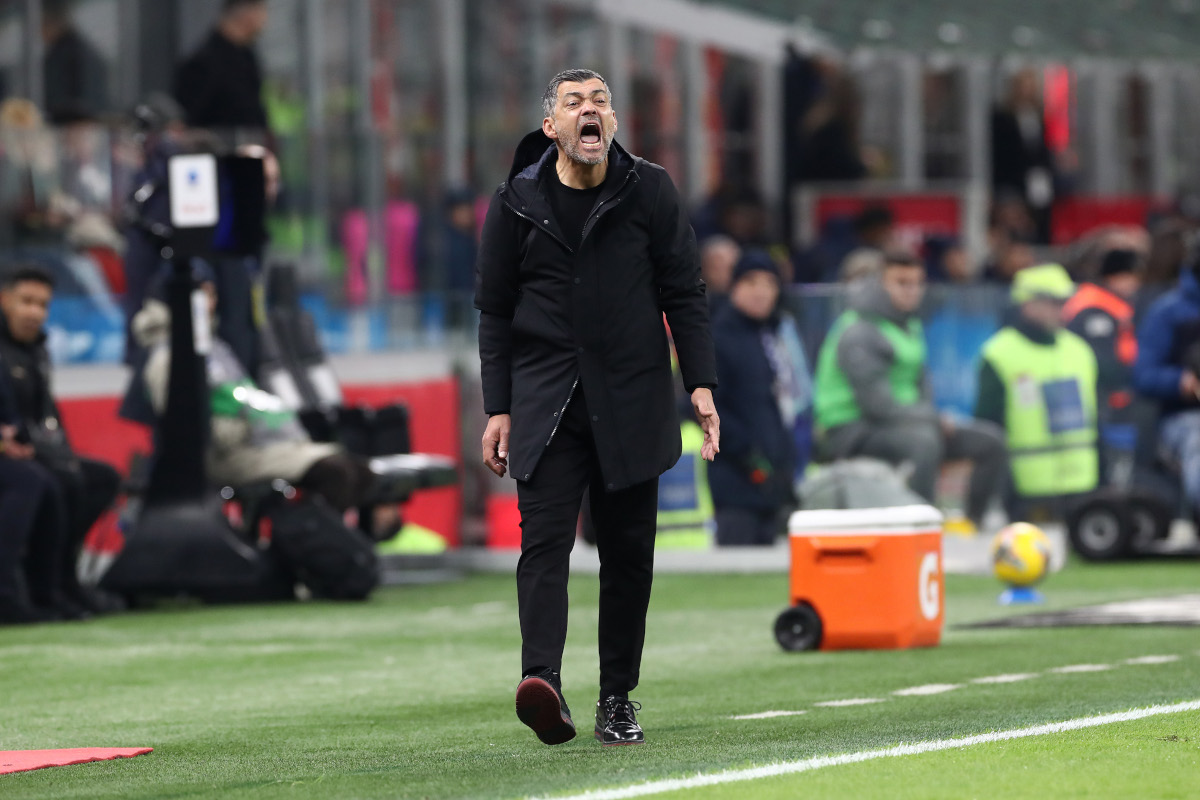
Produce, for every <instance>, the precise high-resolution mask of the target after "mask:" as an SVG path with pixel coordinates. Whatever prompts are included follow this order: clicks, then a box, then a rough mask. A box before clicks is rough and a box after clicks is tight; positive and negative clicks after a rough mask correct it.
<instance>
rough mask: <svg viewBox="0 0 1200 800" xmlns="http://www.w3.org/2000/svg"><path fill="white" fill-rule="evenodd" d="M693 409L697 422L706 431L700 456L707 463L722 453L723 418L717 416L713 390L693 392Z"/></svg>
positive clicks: (701, 389) (702, 389)
mask: <svg viewBox="0 0 1200 800" xmlns="http://www.w3.org/2000/svg"><path fill="white" fill-rule="evenodd" d="M692 408H693V409H695V411H696V422H698V423H700V429H701V430H702V431H704V445H703V446H702V447H701V448H700V455H701V457H703V458H704V460H705V461H712V460H713V459H714V458H716V457H717V453H719V452H721V418H720V417H719V416H717V406H716V404H714V403H713V396H712V390H711V389H704V388H700V389H697V390H696V391H694V392H692Z"/></svg>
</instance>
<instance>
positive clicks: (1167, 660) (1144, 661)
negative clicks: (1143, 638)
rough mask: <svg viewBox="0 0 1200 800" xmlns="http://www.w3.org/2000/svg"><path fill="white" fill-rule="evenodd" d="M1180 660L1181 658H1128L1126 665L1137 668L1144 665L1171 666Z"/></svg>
mask: <svg viewBox="0 0 1200 800" xmlns="http://www.w3.org/2000/svg"><path fill="white" fill-rule="evenodd" d="M1178 660H1179V656H1139V657H1138V658H1127V659H1125V663H1126V664H1128V665H1129V666H1131V667H1136V666H1140V665H1142V664H1170V663H1172V662H1175V661H1178Z"/></svg>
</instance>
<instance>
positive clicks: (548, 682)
mask: <svg viewBox="0 0 1200 800" xmlns="http://www.w3.org/2000/svg"><path fill="white" fill-rule="evenodd" d="M517 719H519V720H521V722H524V723H525V724H526V725H528V726H529V727H530V728H532V729H533V732H534V733H536V734H537V737H538V738H539V739H541V740H542V742H543V743H545V744H562V743H563V742H569V741H571V740H572V739H574V738H575V722H574V721H573V720H572V719H571V709H569V708H567V701H566V700H564V699H563V696H562V681H561V679H560V678H559V677H558V673H557V672H555V671H554V670H550V669H544V670H541V671H540V672H534V673H531V674H529V675H526V676H525V677H524V678H522V679H521V682H520V683H519V684H518V685H517Z"/></svg>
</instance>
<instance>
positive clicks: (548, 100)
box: [542, 68, 612, 117]
mask: <svg viewBox="0 0 1200 800" xmlns="http://www.w3.org/2000/svg"><path fill="white" fill-rule="evenodd" d="M593 78H595V79H597V80H599V81H600V82H601V83H603V84H604V91H606V92H608V104H609V106H611V105H612V90H611V89H609V88H608V81H606V80H604V76H603V75H601V74H600V73H599V72H596V71H595V70H590V69H578V68H577V69H564V70H563V71H562V72H560V73H558V74H557V75H555V76H554V77H553V78H551V79H550V83H548V84H546V91H545V92H543V93H542V114H543V115H544V116H547V117H553V116H554V106H555V104H556V103H557V102H558V87H559V86H562V85H563V84H564V83H583V82H584V81H590V80H592V79H593Z"/></svg>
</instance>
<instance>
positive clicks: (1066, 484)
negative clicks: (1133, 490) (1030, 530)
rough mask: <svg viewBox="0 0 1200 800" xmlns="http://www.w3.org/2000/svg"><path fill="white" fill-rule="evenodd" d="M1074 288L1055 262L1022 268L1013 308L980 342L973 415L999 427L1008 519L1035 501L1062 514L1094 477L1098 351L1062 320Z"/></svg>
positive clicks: (1024, 512) (1096, 473)
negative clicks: (1007, 469)
mask: <svg viewBox="0 0 1200 800" xmlns="http://www.w3.org/2000/svg"><path fill="white" fill-rule="evenodd" d="M1074 292H1075V285H1074V283H1072V281H1071V278H1070V276H1069V275H1068V274H1067V271H1066V270H1065V269H1063V268H1062V267H1061V266H1059V265H1058V264H1044V265H1041V266H1036V267H1028V268H1026V269H1023V270H1021V271H1020V272H1018V273H1017V274H1016V277H1015V278H1014V280H1013V286H1012V300H1013V303H1014V304H1016V306H1017V313H1016V314H1015V315H1014V317H1013V319H1012V321H1011V322H1010V323H1009V324H1008V325H1005V326H1004V327H1002V328H1001V329H1000V330H999V331H997V332H996V334H995V335H993V336H992V338H990V339H988V341H987V342H986V343H984V346H983V353H982V361H981V363H980V369H979V393H978V396H977V401H976V406H975V416H976V417H978V418H980V419H987V420H992V421H994V422H997V423H999V424H1001V425H1003V426H1004V430H1005V433H1006V438H1007V442H1008V449H1009V463H1010V465H1011V492H1010V493H1009V497H1008V502H1007V505H1008V512H1009V516H1010V517H1011V518H1015V519H1020V518H1025V517H1027V516H1028V515H1029V513H1030V511H1031V510H1032V509H1033V508H1034V507H1037V506H1044V507H1046V508H1047V509H1048V510H1049V511H1050V512H1051V513H1052V514H1057V513H1060V512H1061V510H1062V506H1063V505H1064V502H1065V501H1067V500H1069V499H1070V498H1072V497H1074V496H1078V495H1081V494H1085V493H1087V492H1090V491H1093V490H1094V489H1095V488H1096V485H1097V483H1098V482H1099V474H1100V473H1099V457H1098V454H1097V449H1096V372H1097V370H1096V356H1095V354H1094V353H1093V352H1092V348H1091V347H1090V346H1089V345H1088V344H1087V342H1085V341H1084V340H1083V339H1082V338H1081V337H1079V336H1077V335H1076V334H1074V333H1071V332H1070V331H1068V330H1065V329H1064V328H1063V322H1062V312H1063V306H1064V304H1065V303H1066V302H1067V301H1068V300H1069V299H1070V298H1071V296H1072V295H1073V294H1074Z"/></svg>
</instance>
